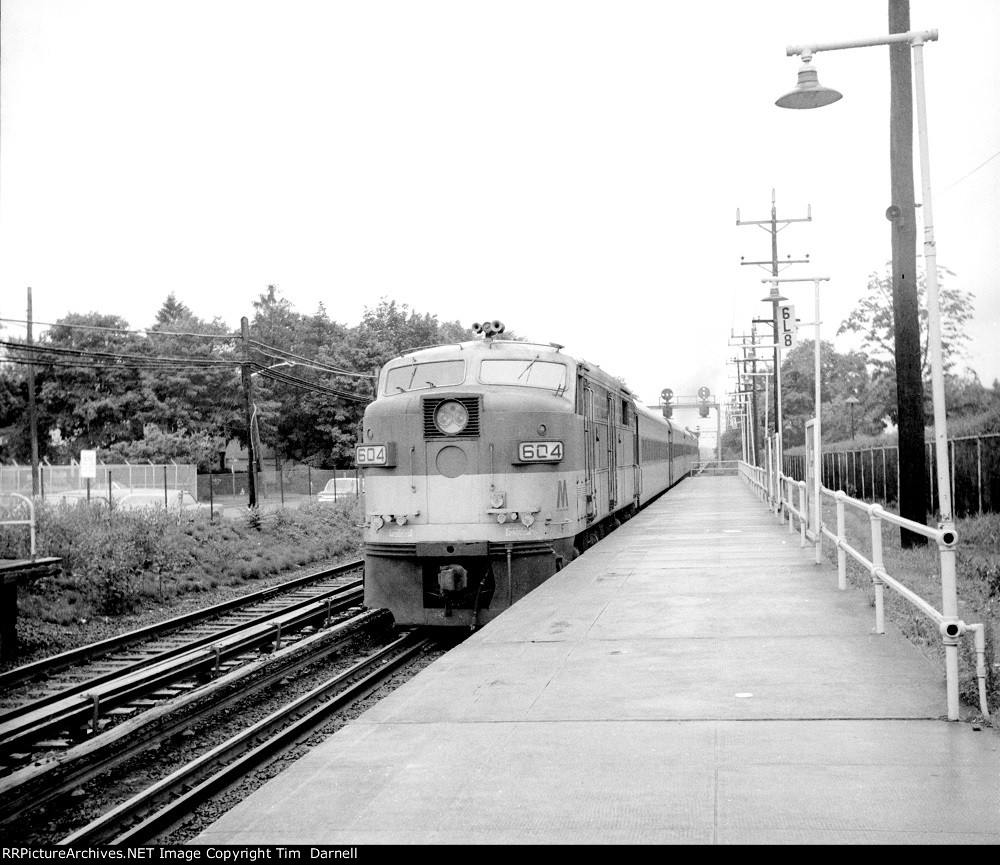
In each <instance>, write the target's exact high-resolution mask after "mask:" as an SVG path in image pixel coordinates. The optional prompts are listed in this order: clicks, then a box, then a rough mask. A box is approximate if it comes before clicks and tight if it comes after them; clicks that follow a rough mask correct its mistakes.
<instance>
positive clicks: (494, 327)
mask: <svg viewBox="0 0 1000 865" xmlns="http://www.w3.org/2000/svg"><path fill="white" fill-rule="evenodd" d="M472 329H473V330H474V331H475V332H476V333H481V334H482V335H483V337H484V338H485V339H486V341H487V342H490V341H492V339H493V337H495V336H500V334H502V333H503V331H504V326H503V322H502V321H500V320H499V319H496V318H495V319H493V321H484V322H483V323H482V324H480V323H479V322H478V321H476V322H473V324H472Z"/></svg>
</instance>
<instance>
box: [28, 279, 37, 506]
mask: <svg viewBox="0 0 1000 865" xmlns="http://www.w3.org/2000/svg"><path fill="white" fill-rule="evenodd" d="M32 345H33V341H32V335H31V286H30V285H29V286H28V438H30V439H31V495H32V496H37V495H38V491H39V490H38V408H37V406H36V405H35V365H34V364H33V363H32V362H31V346H32Z"/></svg>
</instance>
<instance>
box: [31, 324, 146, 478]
mask: <svg viewBox="0 0 1000 865" xmlns="http://www.w3.org/2000/svg"><path fill="white" fill-rule="evenodd" d="M37 345H38V347H39V349H40V350H41V353H40V357H39V359H40V360H41V361H42V363H43V365H42V366H36V367H35V370H36V372H35V387H36V390H37V393H38V429H39V453H40V455H41V456H49V457H55V458H56V459H59V460H62V461H68V459H69V458H76V457H78V456H79V451H80V450H82V449H90V448H107V447H109V446H110V445H112V444H115V443H116V442H120V441H128V440H130V439H132V438H134V437H135V436H136V434H141V429H142V428H141V426H139V427H138V429H137V428H136V419H137V415H138V411H139V409H140V407H141V395H140V387H139V371H138V369H137V361H136V358H137V357H138V356H139V355H140V354H141V353H142V350H143V344H142V339H141V337H139V336H138V335H137V334H135V333H131V332H129V330H128V322H127V321H125V319H123V318H121V317H119V316H116V315H102V314H100V313H96V312H91V313H86V314H78V313H70V314H69V315H67V316H65V317H64V318H62V319H60V320H59V321H58V322H57V323H56V324H55V325H53V326H52V327H51V328H49V330H47V331H45V332H44V333H42V335H41V336H40V337H39V339H38V340H37ZM25 423H26V420H25ZM46 432H48V435H46Z"/></svg>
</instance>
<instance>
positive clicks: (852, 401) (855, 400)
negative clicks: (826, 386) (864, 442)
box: [844, 396, 861, 442]
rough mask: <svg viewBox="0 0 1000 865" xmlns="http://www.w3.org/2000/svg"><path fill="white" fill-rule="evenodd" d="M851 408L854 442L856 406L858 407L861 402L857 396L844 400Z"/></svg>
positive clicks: (852, 438)
mask: <svg viewBox="0 0 1000 865" xmlns="http://www.w3.org/2000/svg"><path fill="white" fill-rule="evenodd" d="M844 402H846V403H847V404H848V405H849V406H850V408H851V441H852V442H853V441H854V406H856V405H857V404H858V403H859V402H861V400H859V399H858V398H857V397H856V396H849V397H848V398H847V399H845V400H844Z"/></svg>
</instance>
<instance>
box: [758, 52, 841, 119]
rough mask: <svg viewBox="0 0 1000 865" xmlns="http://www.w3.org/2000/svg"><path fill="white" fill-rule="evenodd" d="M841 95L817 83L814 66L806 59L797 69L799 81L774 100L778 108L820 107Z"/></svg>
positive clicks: (834, 100) (817, 78) (839, 97)
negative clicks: (793, 87) (791, 88)
mask: <svg viewBox="0 0 1000 865" xmlns="http://www.w3.org/2000/svg"><path fill="white" fill-rule="evenodd" d="M842 98H843V95H842V94H840V93H838V92H837V91H836V90H833V89H831V88H829V87H824V86H823V85H822V84H820V83H819V77H818V76H817V74H816V68H815V67H814V66H813V65H812V64H811V63H810V62H808V61H805V62H803V64H802V66H801V68H800V69H799V81H798V84H796V85H795V89H794V90H789V91H788V93H786V94H785V95H784V96H782V97H781V98H780V99H778V100H776V101H775V103H774V104H775V105H777V106H778V107H779V108H822V107H823V106H824V105H829V104H830V103H832V102H836V101H837V100H838V99H842Z"/></svg>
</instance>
